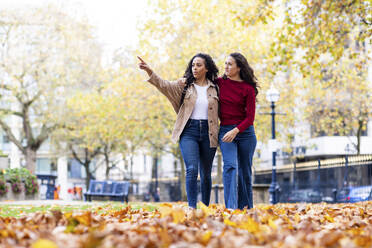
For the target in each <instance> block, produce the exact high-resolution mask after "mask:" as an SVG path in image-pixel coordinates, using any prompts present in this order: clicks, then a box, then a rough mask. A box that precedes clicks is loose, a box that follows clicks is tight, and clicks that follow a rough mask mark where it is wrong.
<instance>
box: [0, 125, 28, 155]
mask: <svg viewBox="0 0 372 248" xmlns="http://www.w3.org/2000/svg"><path fill="white" fill-rule="evenodd" d="M0 126H1V128H2V129H3V130H4V132H5V133H6V135H8V137H9V140H10V141H11V142H13V143H14V144H15V145H16V146H17V147H18V149H19V150H20V151H21V152H22V153H23V154H26V149H25V148H24V147H23V146H22V143H21V142H20V141H19V140H17V138H16V137H15V136H14V134H13V132H12V129H11V128H10V127H9V126H8V125H7V124H6V123H5V122H4V121H2V120H1V119H0Z"/></svg>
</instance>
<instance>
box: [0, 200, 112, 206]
mask: <svg viewBox="0 0 372 248" xmlns="http://www.w3.org/2000/svg"><path fill="white" fill-rule="evenodd" d="M100 204H105V202H85V201H64V200H27V201H0V206H1V205H34V206H42V205H100ZM106 204H107V202H106Z"/></svg>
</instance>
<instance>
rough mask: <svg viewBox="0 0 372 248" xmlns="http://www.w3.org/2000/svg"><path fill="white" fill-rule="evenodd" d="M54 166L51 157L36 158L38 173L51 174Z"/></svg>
mask: <svg viewBox="0 0 372 248" xmlns="http://www.w3.org/2000/svg"><path fill="white" fill-rule="evenodd" d="M51 173H52V166H51V160H50V159H49V158H38V159H36V174H51Z"/></svg>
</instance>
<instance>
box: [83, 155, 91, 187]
mask: <svg viewBox="0 0 372 248" xmlns="http://www.w3.org/2000/svg"><path fill="white" fill-rule="evenodd" d="M89 164H90V161H89V162H85V163H84V164H83V166H84V168H85V174H86V175H87V176H86V178H85V186H86V189H87V190H89V182H90V179H91V178H92V175H91V173H90V170H89Z"/></svg>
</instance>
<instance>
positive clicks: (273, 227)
mask: <svg viewBox="0 0 372 248" xmlns="http://www.w3.org/2000/svg"><path fill="white" fill-rule="evenodd" d="M268 224H269V226H270V227H271V228H272V229H274V230H276V229H277V228H278V227H277V226H276V224H275V222H274V221H273V220H272V219H269V223H268Z"/></svg>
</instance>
